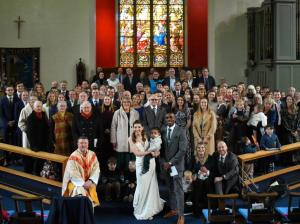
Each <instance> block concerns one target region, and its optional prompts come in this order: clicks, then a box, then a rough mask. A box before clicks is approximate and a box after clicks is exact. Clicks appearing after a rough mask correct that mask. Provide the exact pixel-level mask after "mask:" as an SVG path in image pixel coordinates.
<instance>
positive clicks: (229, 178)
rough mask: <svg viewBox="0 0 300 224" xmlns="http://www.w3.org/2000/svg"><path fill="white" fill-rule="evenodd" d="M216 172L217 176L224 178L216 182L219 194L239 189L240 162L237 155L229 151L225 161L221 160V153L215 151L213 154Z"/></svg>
mask: <svg viewBox="0 0 300 224" xmlns="http://www.w3.org/2000/svg"><path fill="white" fill-rule="evenodd" d="M213 157H214V162H215V167H216V173H215V177H223V180H222V181H220V182H217V183H215V188H216V193H217V194H223V193H224V194H229V193H231V192H232V191H238V190H239V189H238V180H239V176H238V175H239V162H238V159H237V156H236V155H235V154H234V153H232V152H230V151H228V152H227V155H226V157H225V161H224V162H223V163H222V162H221V161H220V154H219V153H218V152H215V153H214V154H213Z"/></svg>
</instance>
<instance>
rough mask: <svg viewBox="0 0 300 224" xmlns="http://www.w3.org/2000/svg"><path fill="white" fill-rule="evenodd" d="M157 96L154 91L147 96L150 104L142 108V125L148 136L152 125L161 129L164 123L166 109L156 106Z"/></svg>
mask: <svg viewBox="0 0 300 224" xmlns="http://www.w3.org/2000/svg"><path fill="white" fill-rule="evenodd" d="M158 100H159V98H158V96H157V94H156V93H154V94H151V96H150V97H149V101H150V105H149V106H147V107H146V108H145V109H144V112H143V125H144V130H145V133H146V134H147V135H148V136H150V130H151V129H152V128H154V127H157V128H159V129H161V128H162V127H163V124H164V120H165V114H166V111H165V109H164V108H162V107H160V106H158Z"/></svg>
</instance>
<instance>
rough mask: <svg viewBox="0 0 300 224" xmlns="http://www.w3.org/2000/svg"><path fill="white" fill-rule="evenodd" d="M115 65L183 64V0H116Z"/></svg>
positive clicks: (158, 65) (179, 65)
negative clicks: (117, 52) (116, 53)
mask: <svg viewBox="0 0 300 224" xmlns="http://www.w3.org/2000/svg"><path fill="white" fill-rule="evenodd" d="M118 9H119V66H121V67H181V66H184V36H185V35H184V0H119V8H118Z"/></svg>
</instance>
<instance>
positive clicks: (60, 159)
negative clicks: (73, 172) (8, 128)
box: [0, 143, 68, 163]
mask: <svg viewBox="0 0 300 224" xmlns="http://www.w3.org/2000/svg"><path fill="white" fill-rule="evenodd" d="M0 150H4V151H7V152H12V153H16V154H20V155H24V156H30V157H34V158H39V159H45V160H50V161H53V162H57V163H64V162H66V161H67V160H68V157H67V156H62V155H58V154H54V153H49V152H43V151H38V152H35V151H32V150H31V149H27V148H22V147H19V146H14V145H8V144H4V143H0Z"/></svg>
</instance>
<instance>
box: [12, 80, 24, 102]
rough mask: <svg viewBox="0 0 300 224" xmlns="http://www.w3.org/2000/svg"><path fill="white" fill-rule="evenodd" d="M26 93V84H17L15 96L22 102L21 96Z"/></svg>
mask: <svg viewBox="0 0 300 224" xmlns="http://www.w3.org/2000/svg"><path fill="white" fill-rule="evenodd" d="M23 91H24V84H23V83H22V82H17V83H16V92H15V94H14V95H15V96H16V97H18V99H20V100H21V94H22V92H23Z"/></svg>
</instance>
